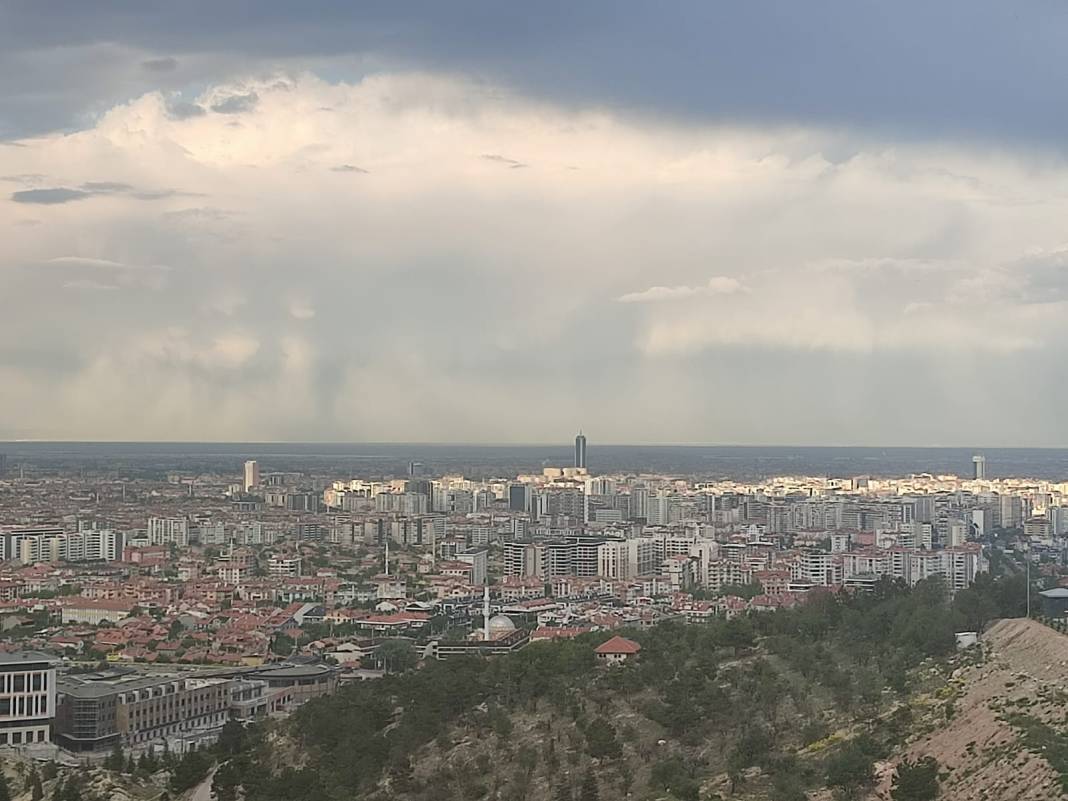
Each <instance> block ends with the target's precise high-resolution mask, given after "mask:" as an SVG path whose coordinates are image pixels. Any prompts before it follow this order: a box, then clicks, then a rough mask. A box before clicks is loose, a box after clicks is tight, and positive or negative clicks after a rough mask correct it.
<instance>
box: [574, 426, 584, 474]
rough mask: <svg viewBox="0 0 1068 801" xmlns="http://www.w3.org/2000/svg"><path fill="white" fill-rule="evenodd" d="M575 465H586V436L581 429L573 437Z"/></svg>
mask: <svg viewBox="0 0 1068 801" xmlns="http://www.w3.org/2000/svg"><path fill="white" fill-rule="evenodd" d="M575 467H582V468H585V467H586V437H584V436H583V435H582V432H581V431H580V432H579V434H578V436H577V437H575Z"/></svg>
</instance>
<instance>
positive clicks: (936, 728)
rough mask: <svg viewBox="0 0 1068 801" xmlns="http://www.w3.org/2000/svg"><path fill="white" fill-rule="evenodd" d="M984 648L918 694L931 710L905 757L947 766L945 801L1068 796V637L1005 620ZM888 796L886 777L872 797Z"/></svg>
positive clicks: (1038, 800)
mask: <svg viewBox="0 0 1068 801" xmlns="http://www.w3.org/2000/svg"><path fill="white" fill-rule="evenodd" d="M981 647H982V652H983V658H982V659H981V660H977V661H976V663H975V664H971V665H968V666H966V667H962V668H961V669H959V670H956V671H954V673H953V674H952V676H951V678H950V681H949V682H948V684H947V686H946V687H945V688H944V689H943V690H942V691H941V692H939V693H936V694H934V695H932V696H928V697H919V698H917V699H916V704H917V706H921V707H922V706H924V705H926V706H927V715H926V717H925V720H924V722H923V724H921V725H920V726H918V727H917V728H918V729H919V730H918V731H917V733H916V734H915V735H914V736H913V737H912V738H911V739H910V741H909V742H908V744H907V745H906V746H905V747H904V748H903V749H902V750H901V752H900V755H901V756H904V757H905V758H917V757H920V756H926V755H930V756H933V757H935V758H936V759H937V760H938V762H939V763H940V765H941V766H942V767H943V769H944V770H945V771H948V775H947V776H946V778H945V779H944V781H943V782H942V794H941V796H940V798H942V799H945V800H946V801H1051V800H1052V799H1058V798H1068V792H1066V789H1068V733H1066V732H1068V727H1066V724H1068V704H1066V702H1068V636H1065V635H1063V634H1060V633H1057V632H1055V631H1053V630H1052V629H1050V628H1048V627H1046V626H1044V625H1042V624H1041V623H1038V622H1035V621H1032V620H1027V619H1022V618H1021V619H1013V620H1001V621H998V622H997V623H995V624H994V625H993V626H992V627H991V628H990V629H989V631H988V632H987V633H986V635H985V636H984V638H983V641H982V644H981ZM946 710H952V715H951V717H949V719H948V720H947V719H946V715H945V711H946ZM924 729H929V730H924ZM885 797H888V782H886V781H884V782H883V783H882V786H881V787H880V792H878V793H876V794H874V795H873V798H885Z"/></svg>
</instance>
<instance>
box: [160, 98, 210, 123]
mask: <svg viewBox="0 0 1068 801" xmlns="http://www.w3.org/2000/svg"><path fill="white" fill-rule="evenodd" d="M207 113H208V112H207V111H206V110H205V108H204V107H203V106H198V105H197V104H196V103H185V102H182V101H180V100H179V101H173V102H170V103H168V104H167V115H168V116H169V117H171V118H173V119H176V120H188V119H191V118H193V117H203V116H204V115H205V114H207Z"/></svg>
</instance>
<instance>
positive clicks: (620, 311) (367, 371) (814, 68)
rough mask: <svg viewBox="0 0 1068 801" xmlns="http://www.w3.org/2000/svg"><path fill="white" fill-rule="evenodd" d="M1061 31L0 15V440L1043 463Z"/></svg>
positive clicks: (757, 3)
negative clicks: (1024, 453)
mask: <svg viewBox="0 0 1068 801" xmlns="http://www.w3.org/2000/svg"><path fill="white" fill-rule="evenodd" d="M1065 40H1068V6H1065V5H1064V4H1063V3H1059V2H1052V0H1050V1H1049V2H1046V1H1045V0H1028V2H1024V3H1015V4H1006V3H995V2H992V0H967V1H965V0H945V1H944V2H939V3H929V2H917V1H915V0H898V2H895V3H884V2H874V0H815V2H810V3H797V2H793V1H790V0H781V1H780V0H748V2H745V3H737V2H726V1H724V2H715V1H711V0H693V1H692V2H690V1H683V0H666V1H665V2H662V3H637V2H619V0H612V2H600V0H588V1H587V2H573V0H572V2H552V1H550V2H545V3H537V4H533V3H531V4H516V3H499V2H489V1H488V0H487V1H486V2H464V1H463V0H459V1H458V2H454V3H440V2H412V3H405V4H398V3H341V2H331V3H328V2H316V1H314V0H313V1H312V2H304V3H299V4H296V3H282V2H266V1H261V0H258V1H257V2H252V0H247V1H245V0H241V1H237V0H235V1H234V2H226V3H218V2H214V3H207V2H199V0H187V2H183V3H173V2H167V3H162V2H142V3H137V4H132V3H110V2H99V3H92V4H89V3H83V2H53V3H47V4H46V3H38V2H21V1H20V0H0V242H2V246H0V323H2V328H0V440H3V439H16V438H20V439H21V438H27V439H78V440H196V441H209V440H221V441H276V440H299V441H303V440H336V441H376V442H384V441H412V442H487V443H490V442H500V443H508V442H524V443H534V442H561V441H567V440H568V439H570V437H572V436H573V435H574V433H575V432H576V431H577V430H578V429H580V428H581V429H582V430H583V431H584V432H585V433H586V434H587V436H588V437H589V438H590V441H591V443H595V442H598V441H600V442H614V443H711V444H760V445H775V444H783V445H786V444H812V445H849V444H853V445H888V446H889V445H947V446H951V445H955V446H969V447H970V446H973V445H974V446H990V447H993V446H1060V447H1068V415H1065V414H1064V412H1063V409H1064V406H1065V402H1066V399H1068V391H1066V390H1068V227H1066V221H1068V161H1066V143H1068V103H1066V102H1065V97H1064V88H1063V87H1064V86H1065V85H1068V83H1066V81H1065V78H1066V77H1068V76H1066V73H1068V61H1066V60H1065V59H1064V57H1063V42H1064V41H1065Z"/></svg>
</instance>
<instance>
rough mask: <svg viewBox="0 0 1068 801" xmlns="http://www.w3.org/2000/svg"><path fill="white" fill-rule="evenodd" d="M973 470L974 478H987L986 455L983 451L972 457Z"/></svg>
mask: <svg viewBox="0 0 1068 801" xmlns="http://www.w3.org/2000/svg"><path fill="white" fill-rule="evenodd" d="M972 471H973V472H972V478H974V479H975V480H976V481H981V480H982V479H984V478H986V457H985V456H983V455H982V454H981V453H977V454H975V456H973V457H972Z"/></svg>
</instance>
